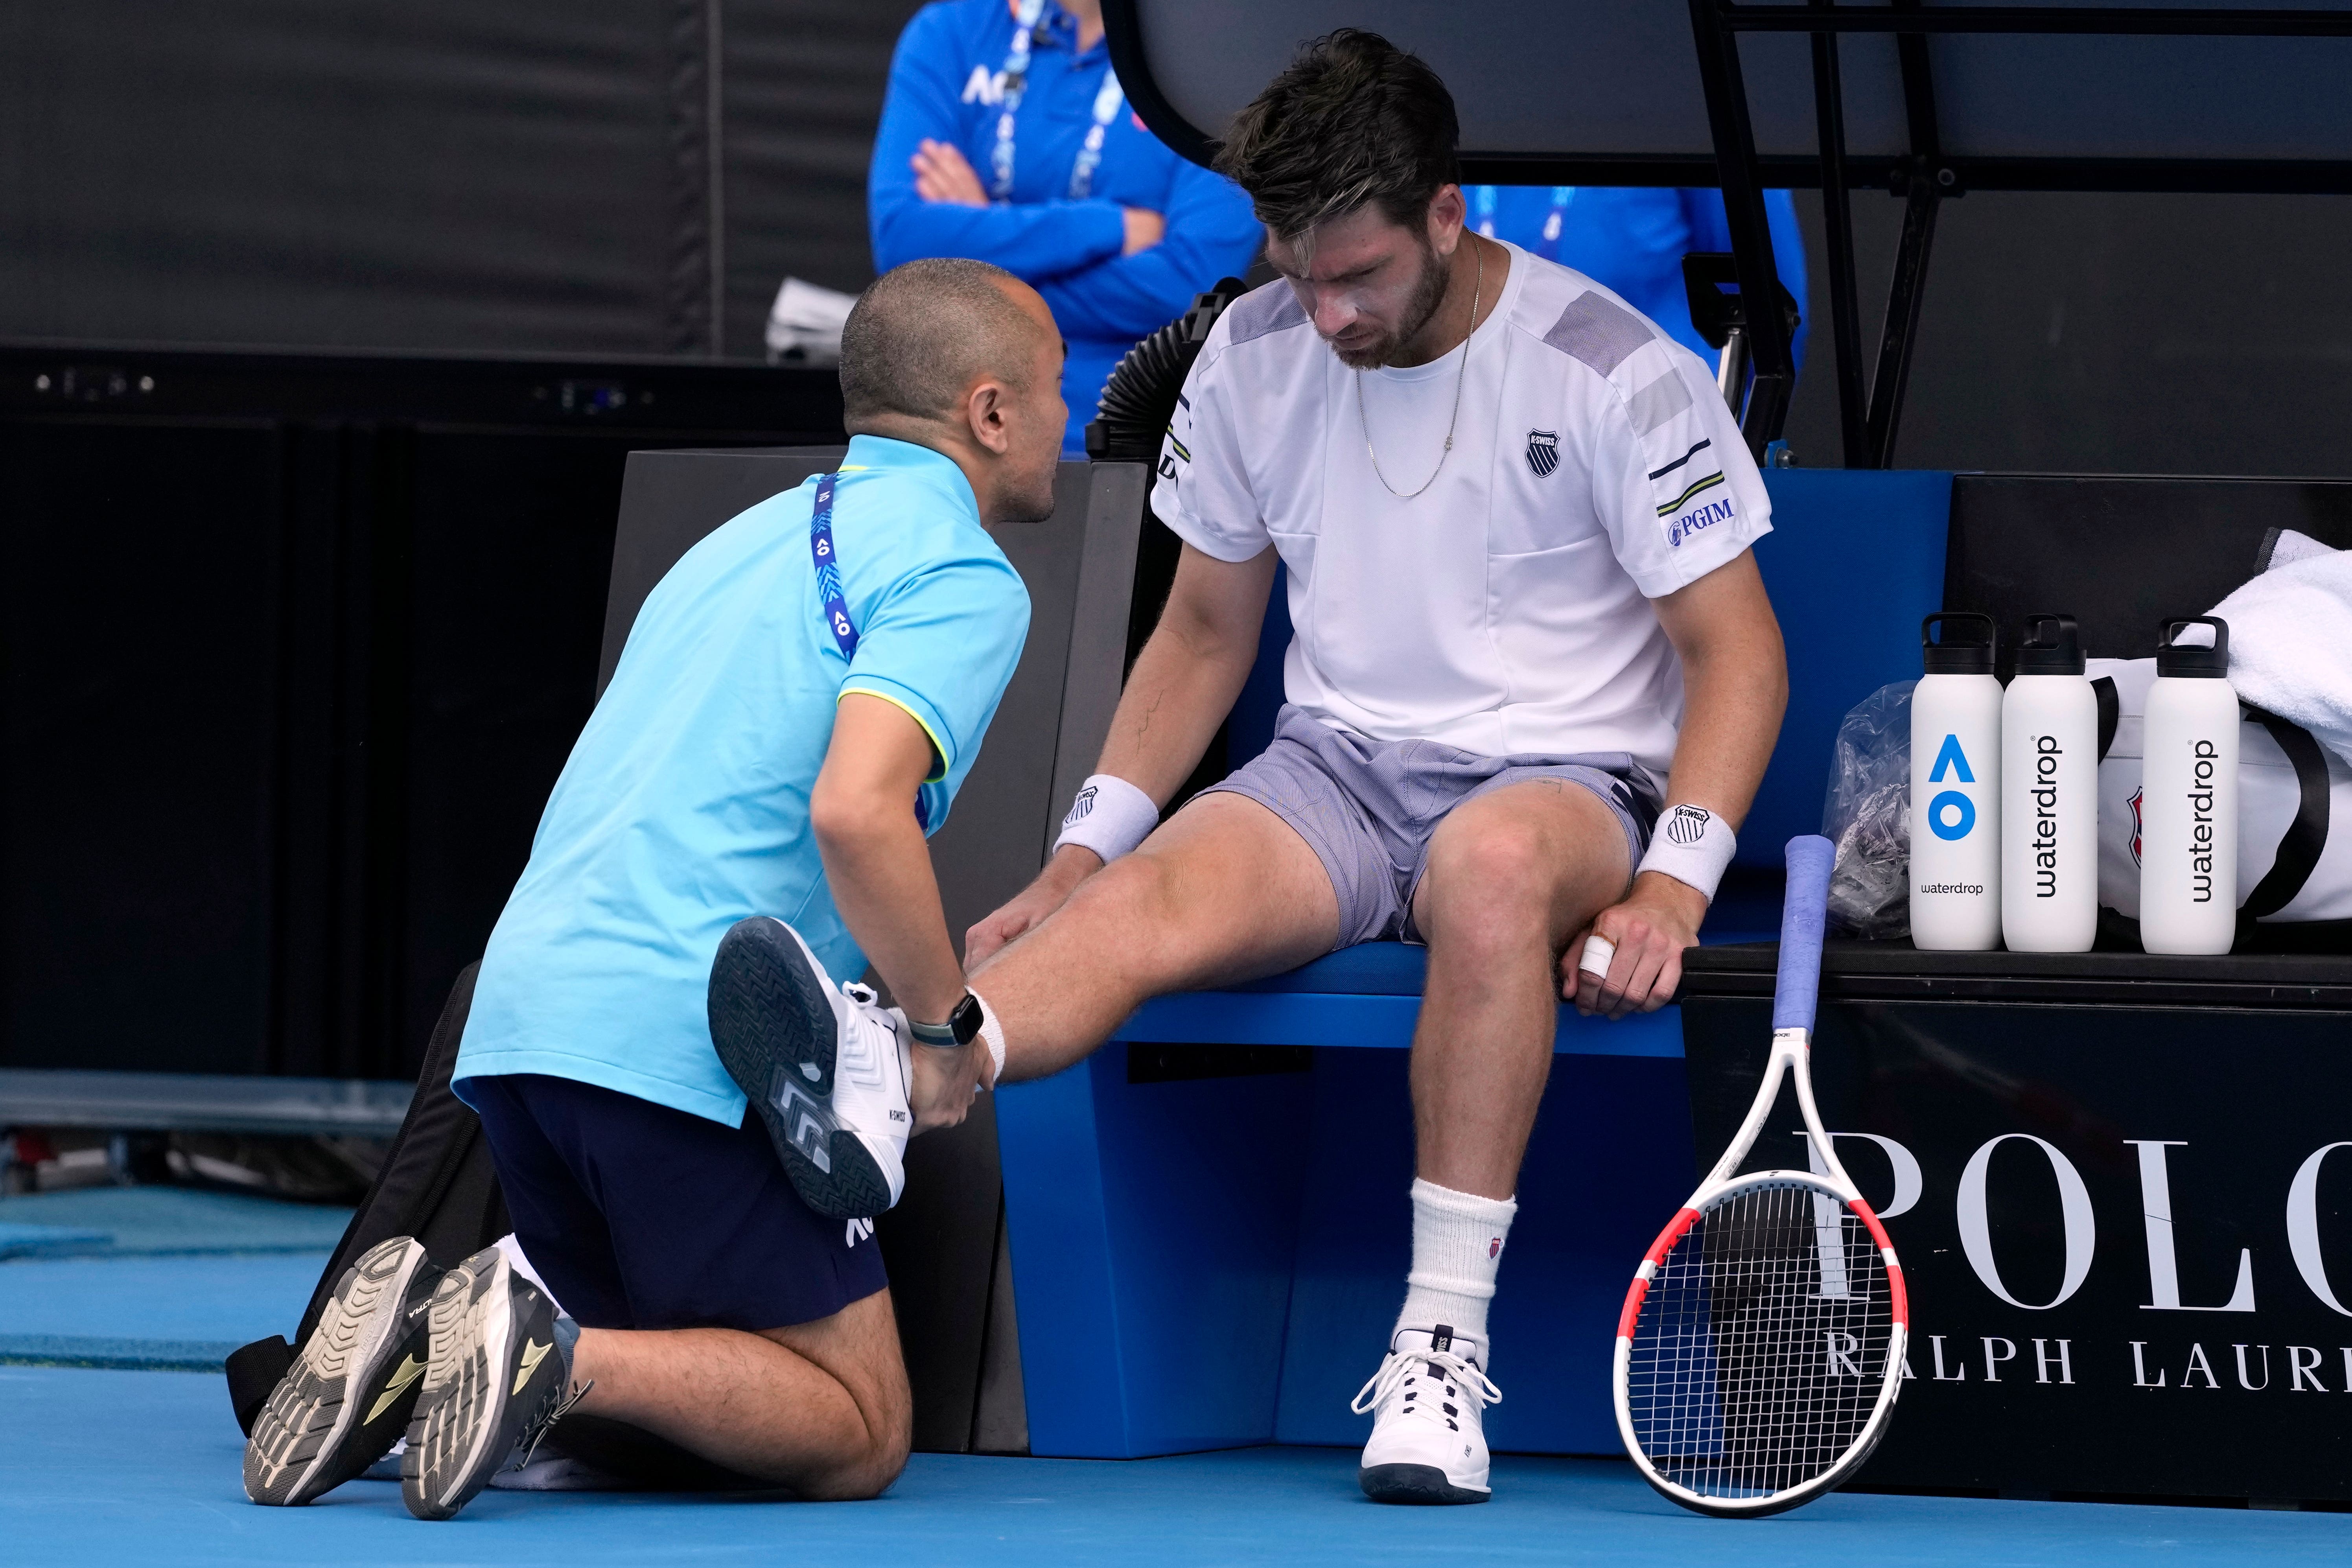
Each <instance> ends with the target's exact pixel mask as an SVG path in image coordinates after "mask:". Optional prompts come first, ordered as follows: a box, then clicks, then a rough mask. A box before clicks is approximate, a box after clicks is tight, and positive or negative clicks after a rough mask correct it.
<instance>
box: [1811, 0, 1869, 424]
mask: <svg viewBox="0 0 2352 1568" xmlns="http://www.w3.org/2000/svg"><path fill="white" fill-rule="evenodd" d="M1812 4H1813V5H1814V6H1815V7H1816V8H1818V9H1822V10H1828V9H1830V8H1832V6H1834V5H1835V4H1836V0H1812ZM1812 44H1813V116H1814V121H1815V124H1816V127H1817V131H1818V134H1819V137H1820V141H1821V155H1822V227H1823V229H1824V231H1825V237H1826V238H1827V240H1828V242H1829V271H1830V327H1831V333H1832V344H1833V349H1834V359H1833V361H1832V365H1831V370H1832V373H1833V374H1835V375H1836V377H1837V395H1838V432H1839V435H1840V437H1842V440H1843V447H1844V453H1845V466H1846V467H1847V468H1869V467H1871V466H1872V463H1871V455H1870V451H1871V448H1870V416H1869V410H1868V408H1867V406H1866V398H1867V396H1868V394H1867V393H1866V392H1865V391H1864V387H1863V382H1862V321H1861V313H1860V306H1859V300H1858V299H1857V290H1856V289H1855V287H1854V280H1853V248H1854V247H1853V194H1852V193H1851V192H1850V191H1849V190H1848V189H1847V186H1846V172H1845V96H1844V89H1843V84H1842V82H1841V79H1840V78H1839V75H1838V47H1837V36H1836V35H1835V34H1834V33H1815V34H1814V35H1813V37H1812Z"/></svg>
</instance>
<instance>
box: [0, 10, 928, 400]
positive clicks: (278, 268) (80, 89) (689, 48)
mask: <svg viewBox="0 0 2352 1568" xmlns="http://www.w3.org/2000/svg"><path fill="white" fill-rule="evenodd" d="M915 9H916V6H915V5H914V4H912V3H911V0H882V3H880V4H865V5H859V4H852V3H851V0H567V3H566V4H563V5H525V4H519V3H517V0H488V3H481V4H462V3H459V0H400V3H399V4H392V3H390V0H351V3H347V4H341V5H331V6H320V5H306V4H302V3H301V0H212V3H208V4H205V5H164V4H161V3H159V0H76V3H75V4H73V5H8V6H5V7H0V337H11V336H13V337H41V338H59V339H85V340H87V339H101V340H111V341H117V342H127V341H145V342H180V343H223V344H226V343H251V344H272V345H300V346H327V345H337V346H350V347H357V348H371V349H421V350H430V351H450V350H463V351H469V352H494V353H495V352H507V353H597V354H614V353H629V354H636V353H664V354H688V355H694V356H698V357H702V356H712V355H718V354H731V355H734V356H737V357H750V358H755V359H756V358H758V357H760V356H761V352H762V350H761V324H762V323H763V322H764V321H765V320H766V317H767V310H768V303H769V301H770V300H772V298H773V297H774V295H775V291H776V288H777V285H778V284H779V283H781V282H782V279H783V278H784V276H785V274H787V273H797V274H798V275H800V276H802V277H804V278H808V279H812V280H814V281H817V282H821V283H824V284H827V285H829V286H832V287H835V288H843V289H858V288H861V287H863V286H864V285H865V283H866V280H867V279H870V278H871V277H872V276H873V273H872V268H871V267H870V264H869V258H868V254H867V248H866V217H865V187H866V160H867V154H868V152H869V150H870V148H871V145H872V142H873V135H874V125H875V121H876V120H877V117H878V116H879V114H880V112H881V106H882V93H883V84H884V79H885V77H886V75H887V71H888V67H889V57H890V49H891V46H892V45H893V43H895V41H896V40H897V37H898V30H899V28H900V27H901V26H904V25H905V22H906V20H907V18H908V16H912V15H913V14H914V11H915ZM714 290H715V292H716V294H717V297H718V300H719V305H718V308H717V309H716V310H714V307H713V296H714Z"/></svg>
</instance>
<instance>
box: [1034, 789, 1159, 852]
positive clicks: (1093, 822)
mask: <svg viewBox="0 0 2352 1568" xmlns="http://www.w3.org/2000/svg"><path fill="white" fill-rule="evenodd" d="M1157 826H1160V808H1159V807H1158V806H1156V805H1152V804H1151V797H1150V795H1146V794H1144V793H1143V792H1142V791H1141V790H1139V789H1138V788H1136V787H1135V786H1134V785H1133V784H1129V783H1128V782H1127V781H1126V780H1125V779H1122V778H1114V777H1113V776H1112V775H1110V774H1109V773H1097V774H1095V775H1094V776H1093V777H1091V778H1089V779H1087V782H1086V784H1085V785H1084V786H1083V787H1081V788H1080V789H1079V791H1078V798H1077V799H1076V800H1074V801H1072V802H1071V803H1070V815H1069V816H1066V817H1064V818H1062V836H1061V837H1059V838H1056V839H1055V840H1054V847H1055V848H1056V849H1059V848H1060V847H1062V846H1063V845H1065V844H1078V845H1083V846H1085V847H1087V848H1088V849H1091V850H1093V851H1094V852H1095V853H1096V854H1097V855H1099V856H1101V857H1102V858H1103V860H1104V863H1105V864H1108V863H1109V862H1110V861H1113V860H1116V859H1118V858H1119V857H1120V856H1122V855H1124V854H1126V853H1127V852H1128V851H1129V850H1130V849H1132V848H1134V847H1136V846H1137V845H1139V844H1140V843H1142V842H1143V841H1144V840H1145V839H1146V838H1148V837H1150V836H1151V830H1152V829H1153V828H1155V827H1157Z"/></svg>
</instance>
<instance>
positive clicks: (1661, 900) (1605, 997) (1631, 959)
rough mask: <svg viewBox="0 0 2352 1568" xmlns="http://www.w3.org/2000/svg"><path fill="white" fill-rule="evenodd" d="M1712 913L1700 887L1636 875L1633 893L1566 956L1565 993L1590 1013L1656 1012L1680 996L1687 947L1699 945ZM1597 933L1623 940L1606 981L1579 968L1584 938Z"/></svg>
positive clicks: (1597, 920)
mask: <svg viewBox="0 0 2352 1568" xmlns="http://www.w3.org/2000/svg"><path fill="white" fill-rule="evenodd" d="M1705 919H1706V897H1705V895H1703V894H1701V893H1700V892H1699V890H1698V889H1696V888H1694V887H1691V886H1690V885H1689V884H1687V883H1685V882H1677V881H1675V879H1673V878H1672V877H1668V876H1665V875H1664V874H1662V873H1660V872H1657V871H1644V872H1643V873H1642V874H1641V875H1640V876H1639V877H1636V878H1635V879H1633V893H1632V895H1631V896H1629V897H1628V898H1627V899H1626V900H1625V901H1624V902H1623V903H1622V904H1612V905H1611V906H1610V907H1609V908H1608V909H1605V910H1601V912H1600V913H1599V914H1597V915H1595V916H1594V917H1593V918H1592V923H1591V925H1590V926H1587V927H1586V928H1585V929H1584V930H1582V931H1579V932H1577V933H1576V938H1575V940H1574V941H1572V942H1570V943H1569V944H1568V951H1567V952H1564V953H1562V954H1561V955H1560V960H1559V994H1560V996H1561V998H1562V999H1563V1000H1566V1001H1570V1002H1573V1003H1575V1004H1576V1010H1577V1011H1578V1012H1579V1013H1581V1014H1583V1015H1584V1016H1586V1017H1588V1018H1589V1017H1591V1016H1592V1015H1593V1014H1595V1013H1599V1014H1601V1015H1602V1016H1605V1017H1611V1018H1622V1017H1623V1016H1625V1015H1626V1014H1628V1013H1634V1012H1641V1013H1654V1012H1656V1011H1657V1010H1658V1009H1659V1008H1661V1007H1663V1006H1664V1005H1666V1004H1667V1003H1668V1002H1670V1001H1672V1000H1674V994H1675V987H1676V986H1678V985H1680V984H1682V980H1683V949H1685V948H1686V947H1695V946H1696V945H1697V943H1698V925H1699V921H1703V920H1705ZM1596 932H1598V933H1599V934H1600V935H1601V936H1603V937H1606V938H1607V939H1609V940H1610V941H1611V942H1615V943H1616V944H1617V952H1616V953H1615V955H1614V956H1613V957H1612V958H1611V959H1610V960H1609V977H1608V978H1607V979H1606V980H1600V979H1595V978H1594V977H1593V976H1592V975H1591V974H1590V973H1587V972H1585V971H1584V970H1582V969H1580V968H1578V967H1577V960H1578V958H1580V956H1581V955H1582V954H1583V952H1584V939H1585V938H1586V937H1588V936H1591V935H1593V934H1594V933H1596Z"/></svg>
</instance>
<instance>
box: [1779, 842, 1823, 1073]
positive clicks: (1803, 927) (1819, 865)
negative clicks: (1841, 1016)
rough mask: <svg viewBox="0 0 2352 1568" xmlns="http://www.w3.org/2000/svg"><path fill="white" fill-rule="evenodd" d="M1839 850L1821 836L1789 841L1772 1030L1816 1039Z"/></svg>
mask: <svg viewBox="0 0 2352 1568" xmlns="http://www.w3.org/2000/svg"><path fill="white" fill-rule="evenodd" d="M1836 861H1837V846H1836V845H1834V844H1832V843H1831V842H1830V841H1829V840H1828V839H1826V838H1824V837H1822V836H1821V835H1820V834H1818V833H1809V834H1806V835H1804V836H1803V837H1799V838H1791V839H1790V840H1789V890H1788V894H1787V897H1786V898H1785V899H1784V900H1783V901H1782V902H1781V905H1780V979H1779V981H1778V983H1777V984H1775V985H1774V987H1773V991H1772V1027H1774V1028H1775V1029H1802V1030H1804V1031H1805V1032H1806V1033H1808V1034H1811V1032H1812V1027H1813V1008H1814V1004H1815V1001H1816V1000H1817V999H1818V997H1819V996H1820V994H1821V988H1822V930H1823V928H1824V927H1825V926H1826V925H1827V924H1828V922H1829V910H1830V868H1831V867H1832V865H1834V864H1835V863H1836Z"/></svg>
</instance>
